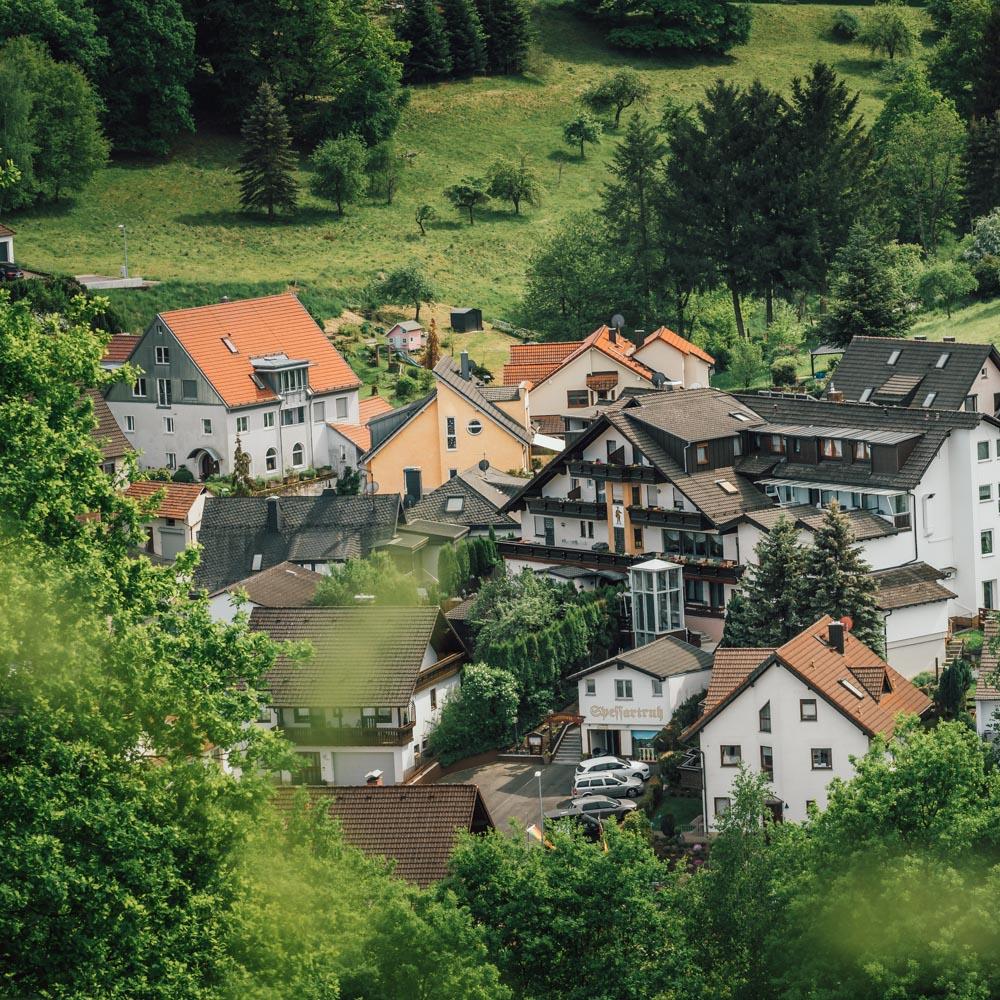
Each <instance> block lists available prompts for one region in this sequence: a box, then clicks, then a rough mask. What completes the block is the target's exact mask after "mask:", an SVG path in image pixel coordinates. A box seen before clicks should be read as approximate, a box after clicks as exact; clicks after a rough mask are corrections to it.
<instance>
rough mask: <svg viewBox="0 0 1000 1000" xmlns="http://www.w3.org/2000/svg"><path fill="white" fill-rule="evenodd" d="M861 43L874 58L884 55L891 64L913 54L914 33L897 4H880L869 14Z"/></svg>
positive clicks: (861, 36)
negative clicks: (897, 59) (897, 57)
mask: <svg viewBox="0 0 1000 1000" xmlns="http://www.w3.org/2000/svg"><path fill="white" fill-rule="evenodd" d="M860 41H861V42H863V43H864V44H865V45H867V46H868V48H869V50H870V51H871V54H872V55H873V56H878V55H884V56H886V58H888V59H889V61H890V62H891V61H892V60H893V59H895V58H896V56H908V55H910V54H911V53H912V52H913V32H912V31H911V30H910V25H909V24H908V23H907V21H906V19H905V18H904V17H903V15H902V14H901V13H900V12H899V6H898V5H897V4H895V3H882V4H878V5H876V6H875V7H873V8H872V9H871V10H870V11H869V12H868V14H867V16H866V17H865V26H864V29H863V30H862V32H861V35H860Z"/></svg>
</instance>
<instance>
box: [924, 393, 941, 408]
mask: <svg viewBox="0 0 1000 1000" xmlns="http://www.w3.org/2000/svg"><path fill="white" fill-rule="evenodd" d="M935 399H937V393H936V392H929V393H927V395H926V396H924V401H923V403H921V404H920V405H921V406H923V407H925V408H926V407H928V406H933V405H934V400H935Z"/></svg>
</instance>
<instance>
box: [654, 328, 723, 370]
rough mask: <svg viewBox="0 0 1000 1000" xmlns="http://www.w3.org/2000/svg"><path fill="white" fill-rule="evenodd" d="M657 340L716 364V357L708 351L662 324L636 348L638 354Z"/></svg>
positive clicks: (683, 352) (682, 352)
mask: <svg viewBox="0 0 1000 1000" xmlns="http://www.w3.org/2000/svg"><path fill="white" fill-rule="evenodd" d="M657 340H662V341H663V343H664V344H667V345H668V346H669V347H673V348H676V349H677V350H678V351H680V352H681V354H690V355H693V356H694V357H696V358H701V360H702V361H705V362H707V363H708V364H710V365H714V364H715V358H713V357H712V355H711V354H709V353H708V352H707V351H703V350H702V349H701V348H700V347H699V346H698V345H697V344H692V343H691V341H690V340H686V339H685V338H684V337H682V336H681V335H680V334H679V333H674V331H673V330H671V329H669V328H668V327H665V326H661V327H660V328H659V329H658V330H654V331H653V332H652V333H651V334H650V335H649V336H648V337H647V338H646V339H645V340H644V341H643V342H642V343H641V344H640V345H639V346H638V347H637V348H636V349H635V352H634V353H636V354H638V352H639V351H641V350H642V349H643V348H644V347H649V345H650V344H652V343H655V342H656V341H657Z"/></svg>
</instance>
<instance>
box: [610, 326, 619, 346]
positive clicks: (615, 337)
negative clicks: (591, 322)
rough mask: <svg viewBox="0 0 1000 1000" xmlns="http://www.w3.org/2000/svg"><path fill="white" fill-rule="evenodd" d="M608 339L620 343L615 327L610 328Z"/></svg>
mask: <svg viewBox="0 0 1000 1000" xmlns="http://www.w3.org/2000/svg"><path fill="white" fill-rule="evenodd" d="M608 340H610V341H611V343H612V344H617V343H618V331H617V330H616V329H614V327H612V328H611V329H610V330H608Z"/></svg>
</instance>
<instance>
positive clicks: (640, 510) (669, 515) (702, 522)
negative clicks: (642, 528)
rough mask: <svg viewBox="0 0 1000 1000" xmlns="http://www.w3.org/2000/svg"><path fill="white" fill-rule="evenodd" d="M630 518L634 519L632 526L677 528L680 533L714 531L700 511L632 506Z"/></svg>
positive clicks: (629, 511) (629, 510)
mask: <svg viewBox="0 0 1000 1000" xmlns="http://www.w3.org/2000/svg"><path fill="white" fill-rule="evenodd" d="M628 516H629V517H630V518H631V519H632V524H634V525H636V526H638V525H647V526H648V527H650V528H675V529H677V530H680V531H706V530H709V531H710V530H711V529H712V525H711V524H709V523H708V521H707V520H706V519H705V516H704V515H703V514H701V513H700V512H699V511H694V512H692V511H687V510H673V509H671V508H669V507H637V506H630V507H629V509H628Z"/></svg>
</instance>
